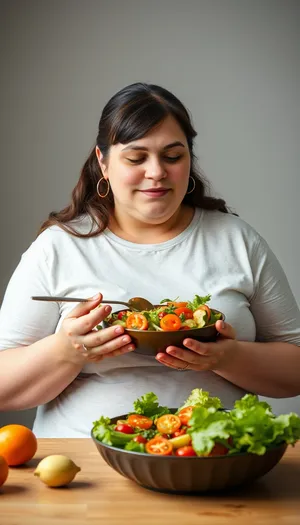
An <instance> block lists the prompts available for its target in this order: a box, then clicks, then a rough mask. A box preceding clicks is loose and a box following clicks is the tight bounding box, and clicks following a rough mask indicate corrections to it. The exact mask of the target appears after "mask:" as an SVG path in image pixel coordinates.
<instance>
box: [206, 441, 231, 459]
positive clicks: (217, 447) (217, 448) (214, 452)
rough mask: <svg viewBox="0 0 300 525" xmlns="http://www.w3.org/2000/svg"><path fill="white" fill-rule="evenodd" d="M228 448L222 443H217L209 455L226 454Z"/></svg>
mask: <svg viewBox="0 0 300 525" xmlns="http://www.w3.org/2000/svg"><path fill="white" fill-rule="evenodd" d="M227 453H228V448H227V447H225V446H224V445H222V443H216V444H215V446H214V448H213V449H212V450H211V451H210V453H209V454H208V455H209V456H226V454H227Z"/></svg>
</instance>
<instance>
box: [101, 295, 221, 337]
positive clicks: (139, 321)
mask: <svg viewBox="0 0 300 525" xmlns="http://www.w3.org/2000/svg"><path fill="white" fill-rule="evenodd" d="M210 299H211V296H210V295H206V296H204V297H200V296H199V295H195V297H194V299H193V300H192V301H183V302H179V301H178V300H177V299H175V300H171V299H163V300H162V301H160V306H157V307H155V308H154V309H153V310H143V311H142V312H133V311H131V310H122V311H120V312H114V313H111V314H110V315H109V316H108V317H107V318H106V322H107V323H108V324H109V325H116V324H119V325H122V326H124V328H127V329H131V330H150V331H161V332H163V331H178V330H187V329H192V328H203V327H204V326H208V325H213V324H215V323H216V322H217V321H218V320H219V319H221V318H222V314H221V313H220V312H217V311H215V310H213V309H211V308H210V307H209V306H208V305H207V303H208V302H209V301H210Z"/></svg>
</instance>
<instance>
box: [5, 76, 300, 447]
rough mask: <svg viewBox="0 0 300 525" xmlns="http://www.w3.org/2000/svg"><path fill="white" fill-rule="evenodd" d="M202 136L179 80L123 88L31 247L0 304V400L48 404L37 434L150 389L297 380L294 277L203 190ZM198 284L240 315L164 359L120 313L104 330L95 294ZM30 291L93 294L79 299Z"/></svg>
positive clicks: (71, 424) (77, 426) (277, 390)
mask: <svg viewBox="0 0 300 525" xmlns="http://www.w3.org/2000/svg"><path fill="white" fill-rule="evenodd" d="M195 136H196V133H195V131H194V129H193V127H192V124H191V121H190V118H189V115H188V113H187V111H186V109H185V108H184V106H183V105H182V104H181V102H180V101H179V100H178V99H177V98H176V97H175V96H174V95H172V94H171V93H170V92H168V91H166V90H165V89H163V88H161V87H158V86H154V85H147V84H141V83H137V84H133V85H131V86H128V87H126V88H124V89H123V90H121V91H120V92H119V93H117V94H116V95H115V96H114V97H112V99H111V100H110V101H109V102H108V104H107V105H106V106H105V108H104V110H103V113H102V116H101V119H100V123H99V133H98V136H97V141H96V146H95V148H94V149H93V151H92V153H91V155H90V156H89V158H88V160H87V161H86V163H85V164H84V167H83V170H82V173H81V176H80V179H79V181H78V183H77V185H76V187H75V189H74V191H73V194H72V201H71V204H70V205H69V206H68V207H67V208H65V209H64V210H63V211H61V212H60V213H52V214H50V216H49V219H48V220H47V221H46V222H45V223H44V225H43V226H42V228H41V231H40V235H39V236H38V237H37V239H36V240H35V241H34V242H33V243H32V245H31V246H30V247H29V249H28V250H27V252H26V253H25V254H23V256H22V259H21V262H20V264H19V266H18V268H17V269H16V271H15V272H14V274H13V276H12V279H11V281H10V283H9V285H8V288H7V291H6V294H5V298H4V301H3V305H2V311H1V318H0V328H1V330H0V348H1V349H3V350H4V351H3V352H0V385H1V387H0V409H1V410H19V409H25V408H29V407H34V406H38V410H37V417H36V420H35V423H34V428H33V430H34V432H35V433H36V434H37V435H38V436H40V437H59V436H60V437H83V436H86V437H88V436H89V432H90V429H91V426H92V422H93V421H94V420H95V419H97V418H98V417H99V416H100V415H102V414H103V415H108V416H111V417H112V416H115V415H118V414H121V413H124V412H126V411H127V410H129V409H131V407H132V402H133V400H134V399H136V398H137V397H139V396H140V395H142V394H144V393H146V392H148V391H153V392H155V393H156V394H158V396H159V399H160V401H161V403H163V404H166V405H169V406H179V404H180V402H182V401H183V400H184V399H185V398H186V397H187V395H188V394H189V393H190V391H191V390H192V389H193V388H196V387H202V388H204V389H205V390H208V391H209V392H210V393H211V394H212V395H217V396H219V397H220V398H221V399H222V401H223V403H224V404H225V405H226V406H228V407H230V406H232V404H233V403H234V401H235V400H236V399H237V398H239V397H241V396H242V395H244V393H245V392H247V391H253V392H256V393H258V394H262V395H266V396H271V397H289V396H294V395H297V394H299V393H300V351H299V348H298V345H300V313H299V310H298V308H297V305H296V302H295V299H294V297H293V295H292V292H291V290H290V287H289V285H288V282H287V279H286V277H285V275H284V273H283V270H282V268H281V267H280V265H279V263H278V261H277V260H276V258H275V256H274V255H273V253H272V252H271V250H270V249H269V247H268V245H267V243H266V242H265V241H264V240H263V239H262V238H261V237H260V235H259V234H258V233H257V232H256V231H255V230H254V229H253V228H251V227H250V226H249V225H248V224H246V223H245V222H243V221H242V220H241V219H240V218H238V217H237V216H234V215H233V214H230V213H229V212H228V209H227V207H226V205H225V203H224V201H222V200H219V199H214V198H211V197H208V196H206V195H205V187H204V183H203V180H202V179H201V178H200V177H199V175H198V174H197V172H196V168H195V156H194V152H193V140H194V138H195ZM98 290H100V291H101V294H102V295H101V294H100V293H98V294H96V295H94V294H95V292H97V291H98ZM196 293H197V294H199V295H206V294H211V295H212V301H211V303H210V304H211V306H212V307H214V308H217V309H219V310H221V311H223V312H224V313H225V315H226V319H227V320H228V322H229V324H225V325H224V326H223V325H222V322H221V321H218V326H217V328H218V330H219V331H220V333H221V338H220V339H219V340H218V342H217V343H210V344H200V343H199V342H196V341H194V340H190V339H187V340H185V348H186V349H185V350H183V349H179V348H175V347H168V349H167V351H166V353H160V354H158V355H157V358H156V360H155V359H154V358H153V357H147V356H143V355H139V354H137V353H135V352H134V346H133V344H132V342H131V341H130V338H129V337H128V336H125V335H124V329H123V328H122V327H120V326H119V327H115V326H113V327H110V328H106V329H104V330H101V331H100V332H97V331H95V330H93V328H94V327H95V326H96V325H98V324H99V323H101V322H102V321H103V319H104V318H105V317H106V316H107V315H108V314H109V313H110V312H111V311H112V310H111V307H109V306H101V307H100V308H96V307H97V306H98V305H99V304H100V303H101V299H102V297H104V298H109V299H117V300H127V299H128V298H129V297H134V296H142V297H146V298H148V299H149V300H150V301H151V302H153V303H157V302H159V301H160V300H161V299H163V298H164V297H170V298H175V297H177V296H179V298H180V299H181V300H189V299H192V298H193V297H194V295H195V294H196ZM32 295H56V296H57V295H59V296H84V297H89V296H90V295H91V296H92V295H93V296H94V297H93V299H92V300H90V301H87V302H86V303H82V304H79V305H78V306H76V307H75V308H74V305H73V306H72V304H70V303H60V304H59V303H38V302H34V301H32V300H31V296H32ZM232 327H234V329H235V331H236V338H235V335H234V331H233V328H232ZM180 370H182V371H184V372H179V371H180Z"/></svg>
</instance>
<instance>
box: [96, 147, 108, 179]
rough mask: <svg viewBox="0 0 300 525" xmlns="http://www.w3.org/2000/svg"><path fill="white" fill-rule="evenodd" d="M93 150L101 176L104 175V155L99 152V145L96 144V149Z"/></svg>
mask: <svg viewBox="0 0 300 525" xmlns="http://www.w3.org/2000/svg"><path fill="white" fill-rule="evenodd" d="M95 152H96V157H97V159H98V162H99V166H100V168H101V171H102V173H103V176H104V177H105V171H106V164H104V160H103V159H104V157H103V154H102V153H101V151H100V148H99V146H96V149H95Z"/></svg>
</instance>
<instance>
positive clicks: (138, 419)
mask: <svg viewBox="0 0 300 525" xmlns="http://www.w3.org/2000/svg"><path fill="white" fill-rule="evenodd" d="M128 423H129V425H130V426H132V427H134V428H142V429H143V430H148V429H149V428H151V427H152V425H153V421H152V419H150V418H149V417H146V416H140V415H139V414H131V415H130V416H128Z"/></svg>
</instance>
